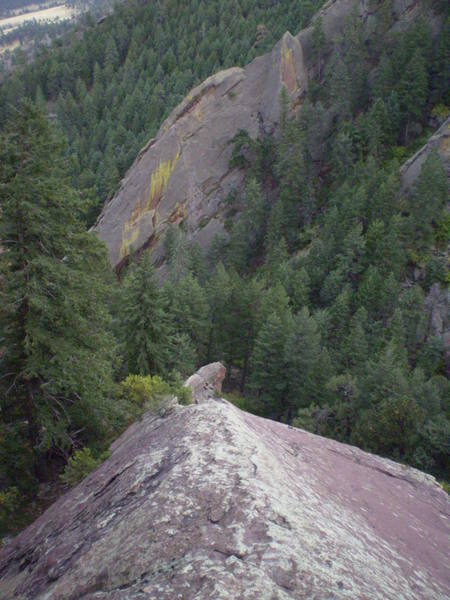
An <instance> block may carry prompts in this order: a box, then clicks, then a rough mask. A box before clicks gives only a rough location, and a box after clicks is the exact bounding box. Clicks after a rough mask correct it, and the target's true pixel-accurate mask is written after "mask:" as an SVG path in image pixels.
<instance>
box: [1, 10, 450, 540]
mask: <svg viewBox="0 0 450 600" xmlns="http://www.w3.org/2000/svg"><path fill="white" fill-rule="evenodd" d="M318 4H319V3H316V4H314V3H308V2H298V1H297V2H295V1H293V2H287V3H273V2H271V3H265V2H256V1H250V0H248V1H247V2H239V3H238V2H229V1H227V2H225V1H224V0H218V1H217V2H203V1H202V0H196V1H195V2H192V3H190V4H189V6H188V5H186V4H185V3H180V2H179V1H177V0H172V1H167V2H161V3H153V2H152V3H141V2H137V1H136V2H133V1H131V2H129V3H127V4H124V5H121V6H117V7H116V9H115V12H114V14H113V15H112V16H111V17H109V18H107V19H106V21H105V22H104V23H102V24H101V25H95V24H93V23H91V24H90V25H89V24H88V25H87V28H86V30H85V31H84V34H83V36H81V37H79V36H78V35H76V34H75V33H74V34H72V35H69V36H68V37H67V38H65V39H64V40H62V41H61V43H58V44H57V45H56V46H55V47H53V48H49V49H47V50H45V51H43V52H42V55H41V56H39V57H37V59H36V60H35V61H34V62H33V63H32V64H30V65H29V66H26V67H24V68H23V70H21V71H18V72H15V73H14V74H12V75H11V76H10V77H9V78H8V79H7V81H6V82H5V83H4V84H3V85H2V86H1V88H0V115H1V119H2V123H1V125H2V135H1V144H0V165H1V166H0V194H1V196H0V197H1V221H0V239H1V246H2V252H1V253H0V265H1V271H0V282H1V287H0V295H1V302H0V394H1V395H0V398H1V399H0V410H1V413H0V415H1V420H0V485H1V491H0V524H1V527H2V528H3V530H7V529H8V528H14V527H19V526H20V525H22V524H23V522H24V521H25V520H26V518H27V516H29V514H30V513H33V511H34V510H37V509H38V508H39V506H40V503H42V502H41V500H39V498H40V496H39V493H40V489H41V488H42V483H43V482H48V481H52V480H53V481H54V480H55V477H56V475H57V474H58V473H60V472H61V470H62V469H63V468H64V465H65V464H66V463H67V461H69V462H68V465H67V467H66V471H65V475H63V480H64V483H66V484H68V483H74V482H76V481H77V480H78V478H79V477H81V476H82V475H83V474H85V473H86V472H88V471H89V469H91V468H93V467H94V466H95V465H96V464H98V461H100V460H101V459H102V456H104V452H105V450H106V449H107V446H108V444H109V442H110V441H111V440H112V439H114V437H115V436H117V435H118V433H119V432H120V431H121V430H123V428H124V427H126V425H127V424H129V423H130V422H131V421H132V420H133V419H135V418H136V417H137V416H138V415H139V413H140V411H142V410H143V409H144V408H145V407H146V406H148V405H149V403H150V404H151V403H152V402H153V403H155V402H157V400H156V399H157V398H160V397H161V396H162V395H164V394H167V393H177V394H179V395H180V397H181V398H182V400H183V401H184V402H188V401H189V398H188V397H187V396H186V392H185V391H183V390H182V388H181V385H180V384H181V381H182V380H183V378H184V377H186V376H187V375H189V374H191V373H192V372H193V370H194V369H195V368H196V367H197V366H199V365H202V364H205V363H207V362H211V361H214V360H221V361H222V362H224V364H226V366H227V372H228V378H227V386H228V389H229V391H230V394H229V396H228V397H229V399H230V400H232V401H233V402H235V403H236V404H237V405H239V406H241V407H242V408H244V409H245V410H248V411H251V412H254V413H256V414H259V415H262V416H265V417H270V418H273V419H277V420H282V421H283V422H287V423H289V424H292V425H294V426H299V427H303V428H306V429H309V430H311V431H313V432H315V433H318V434H320V435H325V436H329V437H333V438H335V439H337V440H340V441H343V442H347V443H351V444H356V445H358V446H360V447H362V448H364V449H366V450H369V451H371V452H375V453H378V454H381V455H383V456H388V457H392V458H393V459H395V460H399V461H401V462H404V463H407V464H410V465H413V466H416V467H418V468H420V469H423V470H425V471H427V472H430V473H432V474H434V475H436V476H437V477H438V478H440V479H441V480H447V481H448V479H449V478H450V474H449V472H448V465H449V450H450V404H449V396H450V387H449V381H448V371H447V369H448V365H446V363H445V359H444V348H443V345H442V342H441V341H440V339H438V338H437V337H436V336H435V335H434V333H433V330H432V328H431V327H430V323H429V317H428V314H427V310H426V307H425V303H426V298H427V294H428V293H429V291H430V289H431V288H432V286H435V285H436V284H437V285H438V286H440V288H441V289H445V288H446V286H448V283H449V275H448V243H449V235H450V222H449V214H448V212H447V211H446V205H447V204H448V181H447V177H446V174H445V171H444V169H443V168H442V165H441V164H440V160H439V157H438V156H437V154H434V153H432V154H431V155H430V156H429V158H428V159H427V161H426V162H425V164H424V166H423V168H422V172H421V174H420V177H419V178H418V180H417V181H416V183H415V184H414V187H413V189H412V190H408V191H405V190H403V189H402V184H401V177H400V173H399V168H400V165H401V164H402V162H404V161H405V160H406V159H407V158H408V157H409V156H410V155H411V154H412V153H413V152H414V151H415V150H416V149H418V148H419V147H420V146H421V145H422V144H423V143H424V142H425V141H426V139H427V138H428V137H429V135H430V134H431V133H432V132H433V131H434V129H436V127H437V126H438V125H439V123H441V122H443V120H444V118H445V117H446V116H448V114H449V108H448V107H449V104H450V98H449V90H450V86H449V63H448V57H449V40H450V36H449V21H448V16H447V15H446V14H445V10H447V9H446V7H445V5H444V6H443V7H441V11H442V12H443V13H444V14H443V21H444V23H445V24H444V27H443V28H442V30H441V32H440V34H439V35H438V36H437V37H436V36H435V37H433V36H432V32H431V29H430V26H429V24H428V23H427V22H426V21H425V20H419V21H417V22H416V23H415V24H414V25H413V26H412V27H410V28H409V29H408V30H407V31H405V32H403V33H395V34H389V35H387V36H386V35H385V31H386V30H387V29H388V28H389V22H387V21H386V22H383V19H382V17H380V19H379V22H378V28H377V31H376V32H375V33H374V35H373V36H372V37H371V38H370V40H369V42H367V41H366V40H365V39H364V37H363V32H362V24H361V22H360V20H359V19H358V17H357V16H356V14H353V15H351V16H350V17H349V18H348V20H347V24H346V28H345V34H344V35H343V37H342V39H341V40H340V41H339V43H337V44H336V45H335V47H334V50H333V52H332V55H331V57H329V58H328V60H327V61H326V63H325V61H323V65H322V63H321V57H322V56H325V55H326V54H327V53H328V52H329V48H327V45H326V41H325V38H324V35H323V31H322V28H321V21H320V19H319V20H317V21H316V22H315V26H314V38H313V39H314V49H313V51H314V52H315V53H316V55H317V57H318V60H319V69H318V74H317V77H316V78H315V79H314V80H312V81H311V82H310V84H309V89H308V93H307V97H306V99H305V101H304V103H303V105H302V106H301V108H300V110H299V111H297V112H295V111H293V110H292V107H290V105H289V99H288V96H287V94H286V93H282V94H281V96H280V99H279V101H280V107H281V119H280V121H281V122H280V127H279V131H277V132H276V133H275V134H271V135H269V134H267V135H265V136H263V137H260V138H259V139H256V140H254V139H251V138H250V137H249V135H248V134H247V132H246V131H241V132H240V133H239V134H238V135H237V136H236V137H235V138H234V139H233V140H232V143H233V157H232V162H231V164H232V166H234V167H235V168H239V169H242V170H243V172H244V173H245V179H246V185H245V190H244V191H243V192H242V193H241V192H239V191H236V193H235V194H231V195H230V197H229V199H228V203H229V217H228V222H227V229H228V232H227V233H228V235H227V236H224V237H217V238H216V239H215V240H214V243H213V247H212V248H211V252H210V253H209V254H208V255H207V256H205V255H203V254H202V252H201V250H200V248H199V247H198V246H197V245H195V244H194V245H193V246H189V245H188V244H187V241H186V236H185V234H184V232H183V229H182V228H176V227H174V228H173V229H171V230H170V231H169V233H168V234H167V237H166V240H165V249H166V256H167V260H168V274H167V277H166V279H165V281H164V282H163V283H162V284H161V282H160V281H159V278H158V276H157V274H156V273H155V271H154V268H153V266H152V264H151V260H150V257H149V255H148V253H147V254H145V253H144V255H143V256H142V257H140V260H138V259H137V258H136V259H135V260H131V264H130V266H129V268H128V270H127V272H126V273H124V274H123V277H122V279H121V282H118V281H117V280H116V278H115V277H114V275H113V274H112V272H111V269H110V267H109V265H108V264H107V260H106V254H105V251H104V248H103V246H102V244H101V243H100V242H98V241H97V240H96V238H95V237H94V236H93V235H91V234H88V233H86V225H90V224H92V222H93V220H94V219H95V217H96V216H97V214H98V212H99V209H100V207H101V205H102V203H103V201H104V199H105V198H107V197H108V196H109V195H111V194H112V193H113V192H114V191H115V189H116V188H117V185H118V182H119V180H120V177H121V175H123V173H124V171H125V169H126V168H127V167H128V166H129V165H130V163H131V162H132V161H133V159H134V158H135V157H136V154H137V151H138V150H139V149H140V147H141V146H142V145H143V144H144V143H145V142H147V141H148V139H149V138H150V137H151V136H152V135H153V134H154V133H155V131H156V130H157V128H158V127H159V125H160V124H161V121H162V119H163V118H164V117H165V116H167V114H168V112H169V111H170V109H171V108H173V106H174V105H175V104H176V103H177V102H178V101H179V100H181V99H182V97H183V96H184V94H185V93H186V92H187V91H188V89H189V88H191V87H192V86H193V85H195V84H196V83H198V82H200V81H201V80H202V79H204V78H205V77H207V76H208V75H210V74H211V73H213V72H215V71H216V70H218V69H220V68H222V67H228V66H232V65H239V64H245V63H246V62H248V61H249V60H250V59H252V58H253V57H254V56H255V55H256V54H258V53H261V52H264V51H265V50H267V49H270V47H271V46H272V45H273V43H274V42H275V41H276V40H277V38H278V37H280V36H281V35H282V34H283V32H284V31H285V30H286V29H289V30H291V31H292V32H296V31H298V30H299V28H300V27H301V26H303V25H305V24H306V23H307V22H308V19H309V18H310V17H311V15H312V14H313V13H314V11H315V9H316V8H317V7H318ZM385 18H386V19H387V20H389V13H388V12H387V13H386V14H385ZM445 18H447V21H445ZM261 24H264V28H262V27H259V28H258V25H261ZM258 32H259V33H258ZM322 67H323V68H322ZM19 99H22V101H21V103H19V102H18V100H19ZM48 114H50V115H51V119H50V120H49V119H48V118H47V117H46V115H48ZM39 486H40V487H39ZM18 515H20V516H18Z"/></svg>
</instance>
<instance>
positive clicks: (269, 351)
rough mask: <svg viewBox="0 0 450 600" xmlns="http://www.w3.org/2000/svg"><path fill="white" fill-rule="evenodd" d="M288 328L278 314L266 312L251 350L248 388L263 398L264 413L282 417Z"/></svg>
mask: <svg viewBox="0 0 450 600" xmlns="http://www.w3.org/2000/svg"><path fill="white" fill-rule="evenodd" d="M287 331H288V327H287V324H286V322H284V321H283V319H282V318H281V317H280V316H279V315H278V314H277V313H272V314H270V315H269V317H268V319H267V321H266V322H265V323H264V325H263V326H262V328H261V330H260V331H259V333H258V336H257V338H256V341H255V345H254V348H253V353H252V360H251V364H252V377H251V387H252V388H253V389H254V390H255V391H256V392H257V393H258V395H259V396H260V397H261V398H262V399H263V402H264V403H265V405H266V414H270V415H274V416H281V414H283V412H284V407H283V402H282V400H283V397H284V393H285V391H286V374H285V362H284V345H285V341H286V336H287Z"/></svg>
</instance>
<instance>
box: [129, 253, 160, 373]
mask: <svg viewBox="0 0 450 600" xmlns="http://www.w3.org/2000/svg"><path fill="white" fill-rule="evenodd" d="M120 297H121V301H120V303H119V304H120V307H119V317H118V321H119V322H118V332H119V333H118V337H119V341H120V346H121V353H122V356H123V358H124V363H125V370H126V373H128V374H132V375H163V374H166V373H167V371H168V364H169V348H168V346H169V343H170V326H169V321H168V316H167V312H166V310H165V304H164V300H163V297H162V294H161V292H160V290H159V289H158V286H157V284H156V281H155V275H154V270H153V267H152V265H151V263H150V257H149V255H148V253H147V254H144V255H143V256H142V258H141V260H140V261H139V263H138V264H137V265H136V266H134V267H133V266H132V267H131V269H130V271H129V272H128V274H127V276H126V278H125V280H124V281H123V283H122V288H121V291H120Z"/></svg>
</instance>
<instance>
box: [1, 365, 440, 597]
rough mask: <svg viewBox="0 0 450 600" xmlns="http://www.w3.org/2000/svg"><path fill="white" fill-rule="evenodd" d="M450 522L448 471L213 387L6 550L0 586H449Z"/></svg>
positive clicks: (399, 593) (167, 590) (237, 591)
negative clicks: (348, 441) (246, 405)
mask: <svg viewBox="0 0 450 600" xmlns="http://www.w3.org/2000/svg"><path fill="white" fill-rule="evenodd" d="M222 374H223V371H222V369H221V367H220V366H219V365H217V364H216V365H213V366H209V367H208V368H206V369H204V370H202V371H201V372H199V373H198V377H199V378H200V380H202V381H203V383H204V385H205V386H208V385H213V384H214V383H215V382H217V380H218V379H220V378H221V377H222ZM449 533H450V531H449V501H448V496H447V494H446V493H445V492H444V491H443V490H442V489H441V487H440V486H439V485H438V484H437V483H436V481H435V480H434V479H433V477H431V476H429V475H425V474H424V473H421V472H420V471H417V470H415V469H412V468H409V467H406V466H404V465H400V464H396V463H394V462H392V461H390V460H387V459H383V458H380V457H378V456H373V455H370V454H367V453H365V452H362V451H361V450H358V449H357V448H354V447H351V446H347V445H345V444H340V443H338V442H335V441H332V440H328V439H324V438H321V437H319V436H316V435H313V434H311V433H308V432H306V431H303V430H300V429H294V428H293V427H289V426H287V425H284V424H281V423H276V422H273V421H270V420H267V419H262V418H260V417H256V416H253V415H250V414H247V413H244V412H242V411H241V410H239V409H238V408H236V407H235V406H233V405H232V404H230V403H229V402H227V401H225V400H221V399H217V398H215V397H211V396H210V397H209V398H207V397H203V394H202V403H200V404H194V405H191V406H177V407H176V408H175V409H174V410H173V411H172V412H171V413H170V414H168V415H167V416H166V417H164V418H161V417H156V416H154V415H152V414H150V413H147V414H146V415H144V417H143V419H142V420H141V421H140V422H137V423H135V424H134V425H132V426H131V427H130V428H129V429H128V430H127V431H126V432H125V433H124V434H123V435H122V436H121V437H120V438H119V439H118V440H117V441H116V442H115V443H114V444H113V445H112V447H111V455H110V458H109V459H108V460H106V461H105V462H104V463H103V464H102V465H101V466H100V467H99V468H98V469H97V470H96V471H94V472H93V473H91V474H90V475H89V476H88V477H87V478H86V479H85V480H84V481H82V482H81V483H80V484H79V485H78V486H77V487H76V488H74V489H72V490H70V491H69V492H67V493H66V494H65V495H64V496H62V497H61V498H60V499H59V500H57V502H56V503H55V504H54V505H53V506H51V507H50V508H49V509H48V510H47V511H46V512H45V513H44V514H42V515H41V516H40V517H39V518H38V519H37V520H36V521H35V522H34V523H33V524H32V525H30V526H29V527H28V528H27V529H26V530H25V531H23V532H22V533H21V534H20V535H18V536H17V537H16V538H15V539H14V540H12V541H11V542H10V543H9V544H8V545H7V546H6V547H4V548H3V549H2V550H0V597H1V598H2V599H3V600H10V599H15V598H20V600H62V599H64V600H75V599H76V600H79V599H81V598H83V599H84V600H94V599H95V600H106V599H108V600H121V599H123V600H125V599H139V600H143V599H146V600H152V599H153V600H175V599H176V598H180V599H182V600H194V599H195V600H205V599H208V598H211V599H214V600H215V599H229V600H235V599H237V598H239V599H240V600H241V599H242V600H245V599H247V600H261V599H266V598H267V599H278V600H286V599H302V598H311V599H312V598H317V599H319V598H320V599H332V598H334V599H339V600H341V599H345V598H349V599H352V600H354V599H355V598H370V599H371V600H377V599H378V600H388V599H392V600H424V599H425V598H426V599H427V600H433V599H434V600H438V599H439V600H442V599H443V598H448V597H449V596H450V572H449V569H448V557H449V555H450V535H449Z"/></svg>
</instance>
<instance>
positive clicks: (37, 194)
mask: <svg viewBox="0 0 450 600" xmlns="http://www.w3.org/2000/svg"><path fill="white" fill-rule="evenodd" d="M63 151H64V147H63V145H62V143H61V141H60V140H59V139H58V138H57V137H56V136H55V133H54V131H53V130H52V128H51V127H50V125H49V123H48V122H47V120H46V118H45V117H44V116H43V114H42V113H40V112H39V110H37V109H36V108H35V107H34V106H33V105H32V104H31V103H24V104H23V105H22V107H21V109H20V110H19V111H17V114H16V116H15V118H14V120H13V122H12V123H11V127H10V128H9V129H8V130H7V131H6V132H5V133H4V134H3V135H2V137H1V138H0V198H1V208H0V210H1V219H0V246H1V251H0V282H1V287H0V331H1V332H2V338H3V339H1V340H0V411H1V412H0V428H1V431H0V458H1V461H0V462H1V469H0V481H2V482H3V483H4V482H6V483H7V484H8V483H9V484H11V485H15V486H18V487H22V489H23V487H24V485H25V482H28V483H30V482H33V481H34V480H35V478H36V477H37V478H41V477H42V476H45V473H44V471H43V467H44V466H45V464H46V461H44V460H43V458H44V456H45V455H46V453H47V452H49V451H52V452H54V451H55V450H64V449H66V448H68V447H69V446H70V445H71V444H72V441H73V438H74V436H75V435H78V436H79V434H80V432H82V436H84V441H86V442H87V441H89V439H90V438H95V437H97V436H98V435H99V432H100V430H101V429H102V428H103V426H104V424H105V423H106V419H105V416H107V414H108V410H107V397H108V396H107V395H108V391H109V389H110V388H109V386H110V384H111V381H112V354H113V349H114V344H113V343H112V340H111V337H110V335H109V333H108V330H109V315H108V311H107V309H106V303H105V301H106V297H107V294H108V284H107V282H108V273H109V265H108V262H107V257H106V252H105V248H104V246H103V244H102V243H100V241H98V240H97V239H96V237H95V236H93V235H91V234H89V233H87V232H86V231H85V230H84V228H83V226H82V225H81V222H80V220H79V218H78V214H79V210H78V209H79V208H80V202H79V196H78V195H77V193H76V192H74V191H73V190H72V189H71V188H70V186H69V184H68V178H67V176H66V173H65V164H64V161H63V159H62V158H61V157H62V156H63Z"/></svg>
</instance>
